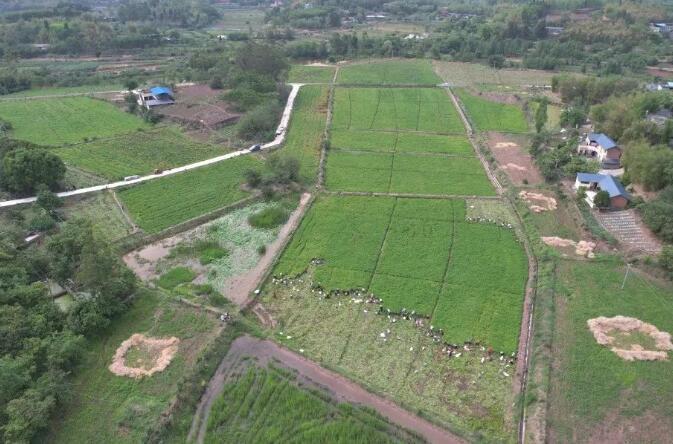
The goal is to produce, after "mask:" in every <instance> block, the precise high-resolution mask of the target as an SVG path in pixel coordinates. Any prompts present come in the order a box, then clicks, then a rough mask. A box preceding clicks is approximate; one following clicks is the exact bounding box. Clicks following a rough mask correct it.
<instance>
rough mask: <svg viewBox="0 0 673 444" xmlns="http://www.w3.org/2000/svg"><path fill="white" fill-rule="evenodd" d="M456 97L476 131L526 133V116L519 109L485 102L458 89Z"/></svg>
mask: <svg viewBox="0 0 673 444" xmlns="http://www.w3.org/2000/svg"><path fill="white" fill-rule="evenodd" d="M456 93H457V94H458V97H460V100H461V102H463V105H464V106H465V108H466V111H467V114H468V116H469V117H470V120H472V123H473V124H474V126H475V129H476V130H478V131H500V132H503V133H525V132H527V131H528V123H527V122H526V116H525V115H524V113H523V111H522V110H521V108H520V107H518V106H516V105H508V104H505V103H498V102H494V101H491V100H487V99H484V98H481V97H477V96H474V95H472V94H470V93H469V92H467V91H465V90H463V89H458V90H456Z"/></svg>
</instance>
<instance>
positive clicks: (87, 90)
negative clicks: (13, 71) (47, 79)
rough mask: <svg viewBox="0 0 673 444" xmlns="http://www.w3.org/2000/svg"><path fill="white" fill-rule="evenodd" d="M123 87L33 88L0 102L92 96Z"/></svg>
mask: <svg viewBox="0 0 673 444" xmlns="http://www.w3.org/2000/svg"><path fill="white" fill-rule="evenodd" d="M125 89H126V88H125V87H124V85H121V84H118V83H103V84H100V85H81V86H64V87H49V88H35V89H28V90H26V91H19V92H15V93H12V94H7V95H4V96H0V101H3V100H4V99H5V98H15V97H41V96H59V95H66V94H93V93H100V92H104V91H115V92H118V91H124V90H125Z"/></svg>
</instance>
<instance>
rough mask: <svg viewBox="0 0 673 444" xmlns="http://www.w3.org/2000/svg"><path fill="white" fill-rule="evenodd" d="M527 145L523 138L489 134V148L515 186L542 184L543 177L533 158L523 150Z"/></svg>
mask: <svg viewBox="0 0 673 444" xmlns="http://www.w3.org/2000/svg"><path fill="white" fill-rule="evenodd" d="M526 143H527V139H526V137H523V136H514V135H509V134H507V135H506V134H501V133H496V132H490V133H488V146H489V148H490V150H491V152H492V153H493V156H495V159H496V160H497V161H498V165H500V168H501V169H502V170H503V171H505V173H506V174H507V176H508V177H509V179H510V180H511V181H512V182H513V183H514V184H515V185H522V184H524V183H528V184H530V185H537V184H540V183H542V176H541V175H540V172H539V171H538V169H537V167H536V166H535V163H534V162H533V157H532V156H531V155H530V154H528V153H527V152H526V150H525V149H524V148H522V147H523V146H524V145H525V144H526Z"/></svg>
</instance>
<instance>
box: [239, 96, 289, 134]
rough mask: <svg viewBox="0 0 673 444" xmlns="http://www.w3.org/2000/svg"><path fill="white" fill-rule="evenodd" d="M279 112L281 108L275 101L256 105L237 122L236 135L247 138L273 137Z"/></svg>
mask: <svg viewBox="0 0 673 444" xmlns="http://www.w3.org/2000/svg"><path fill="white" fill-rule="evenodd" d="M280 113H281V108H280V106H279V105H278V104H277V103H271V104H267V105H261V106H258V107H256V108H255V109H253V110H252V111H250V112H249V113H248V114H246V115H245V116H243V118H241V120H240V121H239V122H238V129H237V131H236V133H237V135H238V137H240V138H242V139H248V140H253V139H254V140H263V139H271V138H273V136H274V134H275V132H274V131H275V129H276V124H277V122H278V116H279V115H280Z"/></svg>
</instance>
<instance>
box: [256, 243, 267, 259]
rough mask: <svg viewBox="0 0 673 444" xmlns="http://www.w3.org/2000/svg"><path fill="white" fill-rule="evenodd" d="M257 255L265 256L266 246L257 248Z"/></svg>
mask: <svg viewBox="0 0 673 444" xmlns="http://www.w3.org/2000/svg"><path fill="white" fill-rule="evenodd" d="M257 254H259V255H260V256H264V255H265V254H266V245H260V246H259V247H257Z"/></svg>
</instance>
